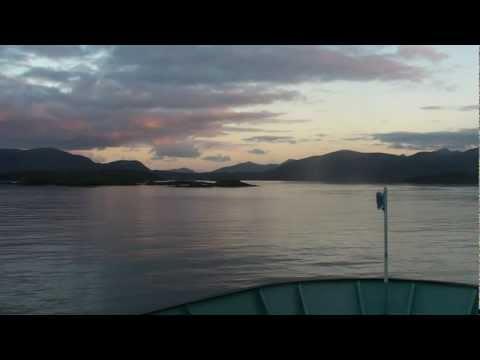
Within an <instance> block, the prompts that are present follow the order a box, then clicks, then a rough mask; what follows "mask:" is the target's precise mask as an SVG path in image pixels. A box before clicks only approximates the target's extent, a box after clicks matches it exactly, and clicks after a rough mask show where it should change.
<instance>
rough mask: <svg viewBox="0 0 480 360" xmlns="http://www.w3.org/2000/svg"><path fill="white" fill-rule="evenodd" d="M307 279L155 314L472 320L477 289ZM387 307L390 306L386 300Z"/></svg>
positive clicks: (395, 281)
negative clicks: (456, 317)
mask: <svg viewBox="0 0 480 360" xmlns="http://www.w3.org/2000/svg"><path fill="white" fill-rule="evenodd" d="M385 289H386V288H385V284H384V282H383V279H327V280H305V281H295V282H288V283H281V284H273V285H266V286H259V287H255V288H250V289H246V290H241V291H236V292H233V293H228V294H224V295H220V296H215V297H211V298H208V299H203V300H199V301H194V302H190V303H187V304H182V305H178V306H173V307H169V308H166V309H163V310H158V311H154V312H152V313H150V314H152V315H383V314H388V315H472V314H478V287H476V286H473V285H465V284H457V283H445V282H437V281H418V280H403V279H390V280H389V283H388V296H387V294H386V291H385ZM386 297H387V298H388V306H385V304H386V302H385V298H386Z"/></svg>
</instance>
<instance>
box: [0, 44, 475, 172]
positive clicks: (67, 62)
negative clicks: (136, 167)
mask: <svg viewBox="0 0 480 360" xmlns="http://www.w3.org/2000/svg"><path fill="white" fill-rule="evenodd" d="M478 64H479V54H478V46H427V45H421V46H420V45H415V46H406V45H402V46H396V45H395V46H378V45H375V46H370V45H369V46H367V45H365V46H360V45H348V46H347V45H342V46H339V45H338V46H332V45H329V46H326V45H321V46H320V45H319V46H153V45H152V46H51V45H49V46H38V45H35V46H0V148H22V149H30V148H36V147H55V148H59V149H63V150H66V151H70V152H74V153H78V154H82V155H86V156H89V157H91V158H92V159H93V160H95V161H98V162H106V161H112V160H119V159H136V160H140V161H142V162H143V163H145V164H146V165H147V166H149V167H150V168H153V169H172V168H178V167H189V168H192V169H194V170H197V171H204V170H211V169H215V168H218V167H222V166H228V165H232V164H235V163H239V162H243V161H254V162H257V163H279V162H282V161H285V160H287V159H299V158H303V157H307V156H311V155H321V154H324V153H327V152H331V151H336V150H341V149H351V150H357V151H365V152H388V153H395V154H402V153H403V154H411V153H414V152H418V151H422V150H434V149H438V148H441V147H448V148H450V149H468V148H471V147H474V146H478V91H479V82H478V81H479V80H478V73H479V68H478Z"/></svg>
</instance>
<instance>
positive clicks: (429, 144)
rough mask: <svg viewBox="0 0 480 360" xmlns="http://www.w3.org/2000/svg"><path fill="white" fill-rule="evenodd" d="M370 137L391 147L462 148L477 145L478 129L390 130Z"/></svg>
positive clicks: (422, 148) (417, 148)
mask: <svg viewBox="0 0 480 360" xmlns="http://www.w3.org/2000/svg"><path fill="white" fill-rule="evenodd" d="M371 138H372V139H374V140H378V141H380V142H382V143H384V144H387V145H389V146H390V147H391V148H396V149H415V150H431V149H438V148H448V149H452V150H453V149H457V150H463V149H468V148H471V147H475V146H478V129H462V130H458V131H434V132H426V133H420V132H418V133H417V132H391V133H382V134H380V133H379V134H372V135H371Z"/></svg>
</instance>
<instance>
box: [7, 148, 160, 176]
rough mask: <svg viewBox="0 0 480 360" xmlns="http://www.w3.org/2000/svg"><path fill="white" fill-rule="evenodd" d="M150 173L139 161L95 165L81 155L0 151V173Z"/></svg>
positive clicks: (36, 150)
mask: <svg viewBox="0 0 480 360" xmlns="http://www.w3.org/2000/svg"><path fill="white" fill-rule="evenodd" d="M98 170H101V171H106V170H112V171H144V172H145V171H150V169H148V168H147V167H146V166H145V165H143V164H142V163H141V162H140V161H136V160H132V161H130V160H119V161H113V162H110V163H107V164H97V163H95V162H93V161H92V160H90V159H89V158H87V157H85V156H81V155H74V154H70V153H68V152H66V151H62V150H58V149H51V148H40V149H32V150H16V149H0V173H15V172H30V171H98Z"/></svg>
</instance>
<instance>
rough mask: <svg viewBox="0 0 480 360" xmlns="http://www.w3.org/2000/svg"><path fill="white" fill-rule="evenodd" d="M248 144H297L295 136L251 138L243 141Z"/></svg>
mask: <svg viewBox="0 0 480 360" xmlns="http://www.w3.org/2000/svg"><path fill="white" fill-rule="evenodd" d="M243 140H244V141H248V142H257V143H289V144H295V143H296V141H295V138H294V137H293V136H269V135H265V136H253V137H250V138H246V139H243Z"/></svg>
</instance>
